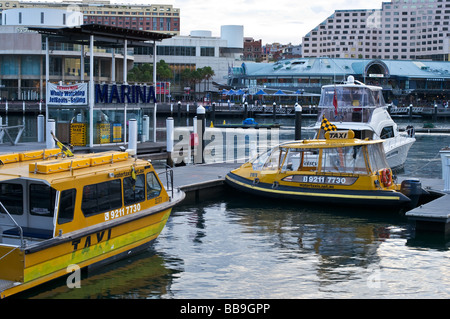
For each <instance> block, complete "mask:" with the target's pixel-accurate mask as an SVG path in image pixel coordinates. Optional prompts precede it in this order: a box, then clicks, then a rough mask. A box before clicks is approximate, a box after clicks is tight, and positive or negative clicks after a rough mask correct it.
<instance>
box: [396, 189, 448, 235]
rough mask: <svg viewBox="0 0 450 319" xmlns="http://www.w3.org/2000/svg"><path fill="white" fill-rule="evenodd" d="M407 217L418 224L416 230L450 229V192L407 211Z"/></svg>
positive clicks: (444, 231)
mask: <svg viewBox="0 0 450 319" xmlns="http://www.w3.org/2000/svg"><path fill="white" fill-rule="evenodd" d="M405 215H406V217H408V219H409V220H412V221H414V222H415V224H416V231H437V232H443V233H448V232H449V231H450V194H445V195H444V196H442V197H439V198H438V199H435V200H433V201H431V202H429V203H426V204H424V205H421V206H419V207H416V208H414V209H412V210H410V211H408V212H406V214H405Z"/></svg>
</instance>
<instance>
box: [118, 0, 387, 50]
mask: <svg viewBox="0 0 450 319" xmlns="http://www.w3.org/2000/svg"><path fill="white" fill-rule="evenodd" d="M141 1H142V0H141ZM388 1H389V0H384V2H388ZM120 2H122V3H123V2H134V3H135V2H136V0H122V1H120ZM145 2H146V3H148V2H150V3H151V4H172V5H173V6H174V7H175V8H180V11H181V32H180V34H181V35H189V33H190V32H191V31H193V30H208V31H211V32H212V36H217V37H219V36H220V26H222V25H230V24H231V25H243V26H244V36H245V37H252V38H254V39H255V40H260V39H261V40H262V44H263V45H265V44H266V43H273V42H279V43H281V44H288V43H292V44H294V45H296V44H300V43H301V41H302V37H303V36H304V35H305V34H306V33H308V32H309V31H311V29H312V28H314V27H316V26H317V25H318V24H319V23H321V22H322V21H324V20H325V19H326V18H328V17H329V16H330V15H331V14H332V13H333V12H334V11H335V10H339V9H381V3H382V2H383V1H382V0H363V1H362V0H308V1H306V0H221V1H218V0H157V1H156V2H155V1H154V0H146V1H145Z"/></svg>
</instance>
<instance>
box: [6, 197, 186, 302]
mask: <svg viewBox="0 0 450 319" xmlns="http://www.w3.org/2000/svg"><path fill="white" fill-rule="evenodd" d="M180 193H181V194H180V195H179V198H178V199H173V200H172V201H171V202H167V203H163V204H161V205H158V207H152V208H151V209H149V210H147V211H142V212H141V213H142V214H134V215H129V216H126V217H129V218H123V219H122V220H121V219H120V218H119V219H117V220H114V221H112V222H111V223H105V224H104V225H98V226H95V227H89V228H87V229H84V230H83V231H78V232H73V233H70V234H68V235H66V236H60V237H55V238H52V239H50V240H47V241H43V242H41V243H40V244H36V245H33V246H31V247H26V248H24V249H22V248H20V249H18V248H16V249H12V250H11V251H10V252H9V253H8V254H7V256H6V260H4V262H3V263H2V269H0V271H1V272H2V275H3V273H4V270H8V271H9V272H10V273H9V274H8V277H7V280H2V283H0V297H1V298H4V297H8V296H10V295H13V294H17V293H19V292H22V291H25V290H27V289H30V288H33V287H35V286H38V285H40V284H43V283H46V282H48V281H51V280H53V279H56V278H58V277H61V276H64V275H67V274H68V272H69V271H68V269H69V268H68V267H69V266H70V265H76V266H78V267H79V268H80V269H81V268H85V267H91V266H98V265H99V264H106V263H110V262H113V261H115V260H117V259H120V258H123V257H125V256H128V255H129V254H130V253H133V252H136V251H138V250H142V249H144V248H146V247H148V246H149V245H151V243H152V242H153V241H154V240H155V239H156V238H157V237H158V235H159V234H160V232H161V231H162V229H163V228H164V226H165V224H166V222H167V220H168V218H169V216H170V213H171V211H172V207H173V206H174V205H176V204H177V203H179V202H180V201H181V200H182V199H183V198H184V193H182V192H180ZM2 249H3V250H4V253H6V252H7V251H6V250H7V249H8V248H7V247H2V246H0V253H1V252H2ZM2 255H4V254H2ZM3 277H4V276H3ZM4 278H5V277H4ZM2 284H3V286H2Z"/></svg>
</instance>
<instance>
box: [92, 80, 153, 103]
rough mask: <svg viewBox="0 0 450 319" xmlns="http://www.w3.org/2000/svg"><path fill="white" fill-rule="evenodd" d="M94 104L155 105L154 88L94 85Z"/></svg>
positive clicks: (126, 85)
mask: <svg viewBox="0 0 450 319" xmlns="http://www.w3.org/2000/svg"><path fill="white" fill-rule="evenodd" d="M95 103H144V104H146V103H156V95H155V88H154V87H153V86H146V85H128V84H122V85H117V84H112V85H109V84H102V85H100V84H96V85H95Z"/></svg>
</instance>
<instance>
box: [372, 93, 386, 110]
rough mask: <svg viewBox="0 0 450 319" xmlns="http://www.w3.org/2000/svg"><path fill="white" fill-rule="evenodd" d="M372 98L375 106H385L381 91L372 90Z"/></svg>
mask: <svg viewBox="0 0 450 319" xmlns="http://www.w3.org/2000/svg"><path fill="white" fill-rule="evenodd" d="M372 93H373V98H374V100H375V105H376V106H385V105H386V102H385V101H384V97H383V93H382V92H381V90H373V91H372Z"/></svg>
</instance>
